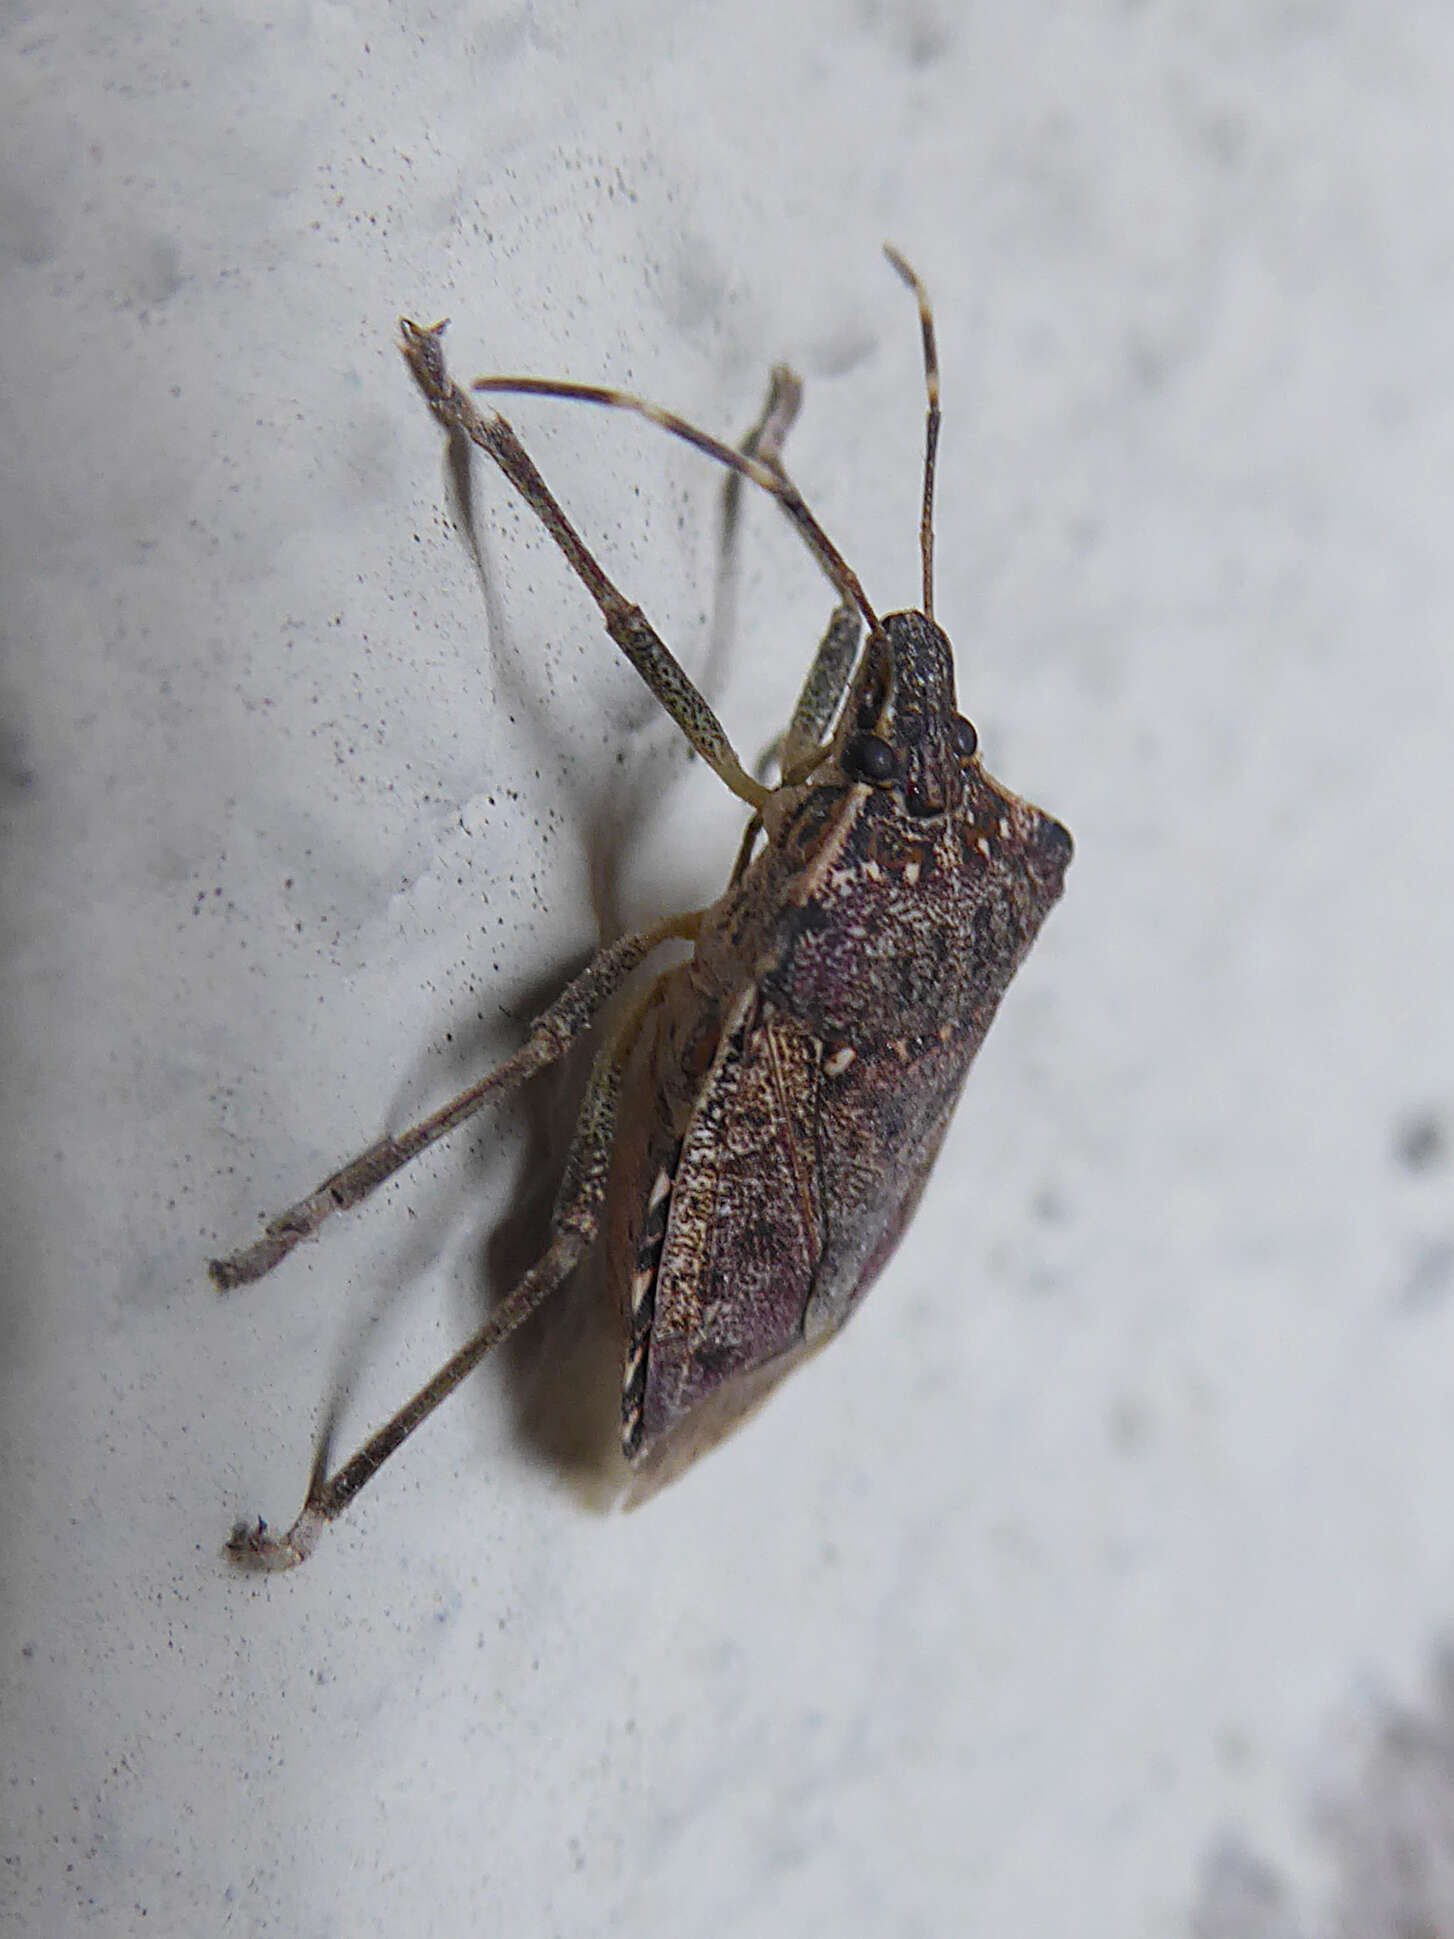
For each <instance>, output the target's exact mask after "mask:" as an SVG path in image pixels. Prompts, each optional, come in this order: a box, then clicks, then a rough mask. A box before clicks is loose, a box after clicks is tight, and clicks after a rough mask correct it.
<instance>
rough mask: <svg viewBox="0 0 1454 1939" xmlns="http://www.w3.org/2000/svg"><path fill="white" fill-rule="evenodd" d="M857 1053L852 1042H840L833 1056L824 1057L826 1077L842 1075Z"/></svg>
mask: <svg viewBox="0 0 1454 1939" xmlns="http://www.w3.org/2000/svg"><path fill="white" fill-rule="evenodd" d="M857 1055H858V1052H857V1051H856V1050H855V1049H854V1048H853V1045H852V1044H840V1045H839V1047H838V1048H837V1050H835V1051H834V1052H833V1054H832V1056H831V1057H827V1058H825V1059H824V1061H823V1075H824V1076H825V1077H841V1076H842V1075H843V1073H844V1071H846V1070H847V1069H848V1066H849V1065H850V1064H851V1063H852V1062H853V1060H854V1058H855V1057H856V1056H857Z"/></svg>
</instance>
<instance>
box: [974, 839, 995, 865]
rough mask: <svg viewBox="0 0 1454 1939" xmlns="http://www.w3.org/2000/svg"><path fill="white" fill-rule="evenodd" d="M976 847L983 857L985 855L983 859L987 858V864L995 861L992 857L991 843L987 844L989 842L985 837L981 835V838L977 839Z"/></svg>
mask: <svg viewBox="0 0 1454 1939" xmlns="http://www.w3.org/2000/svg"><path fill="white" fill-rule="evenodd" d="M974 845H975V847H976V848H977V849H978V850H979V852H980V854H981V855H983V857H984V858H985V860H986V861H987V862H988V861H991V860H992V859H993V857H992V855H991V853H990V845H989V843H988V842H987V841H986V840H985V838H984V836H983V835H980V836H978V837H977V838H976V841H975V844H974Z"/></svg>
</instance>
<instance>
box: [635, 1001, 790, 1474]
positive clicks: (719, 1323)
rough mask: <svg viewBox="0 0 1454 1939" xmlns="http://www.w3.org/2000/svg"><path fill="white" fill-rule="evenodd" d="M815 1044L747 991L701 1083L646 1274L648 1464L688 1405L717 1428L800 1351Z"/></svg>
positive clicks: (716, 1434) (723, 1428)
mask: <svg viewBox="0 0 1454 1939" xmlns="http://www.w3.org/2000/svg"><path fill="white" fill-rule="evenodd" d="M821 1056H822V1052H821V1045H820V1044H819V1043H818V1042H817V1040H816V1039H815V1038H813V1037H811V1036H809V1035H808V1034H807V1033H806V1032H805V1031H804V1030H803V1029H802V1027H801V1026H800V1025H798V1024H796V1023H795V1022H793V1021H792V1019H790V1018H787V1017H784V1016H783V1015H782V1014H781V1013H780V1012H774V1011H771V1010H768V1011H764V1010H763V1009H762V1008H761V1006H760V1005H759V1004H758V1003H757V1001H756V1000H755V999H754V1000H750V1001H749V1002H748V1003H747V1004H746V1006H745V1009H744V1014H743V1015H742V1017H741V1019H740V1020H739V1021H737V1022H736V1024H735V1027H733V1028H731V1029H729V1030H728V1032H727V1033H726V1034H725V1036H724V1039H723V1042H722V1044H721V1046H720V1047H719V1050H718V1053H717V1056H716V1058H715V1059H714V1061H713V1066H712V1069H711V1071H710V1072H709V1074H708V1076H707V1078H706V1081H705V1083H704V1084H703V1088H702V1093H701V1096H700V1097H699V1099H698V1100H697V1103H696V1106H695V1108H694V1109H693V1112H692V1116H691V1120H690V1123H689V1124H688V1127H687V1132H686V1136H685V1138H684V1140H683V1143H682V1148H681V1155H680V1158H679V1160H678V1163H677V1167H676V1173H675V1177H674V1178H673V1180H672V1188H671V1211H670V1217H669V1220H668V1224H667V1230H666V1238H665V1243H664V1245H663V1247H662V1253H661V1261H660V1266H659V1268H658V1273H657V1283H656V1295H655V1310H654V1314H653V1318H652V1324H651V1332H650V1337H649V1343H648V1357H647V1367H646V1385H645V1391H644V1394H643V1400H642V1437H641V1444H640V1455H641V1458H642V1460H643V1461H645V1462H647V1463H649V1462H650V1461H651V1458H652V1455H653V1451H654V1447H655V1444H657V1443H659V1442H661V1441H663V1440H664V1439H665V1438H666V1437H667V1436H670V1435H672V1434H673V1432H674V1430H677V1429H679V1428H680V1427H681V1426H682V1424H683V1423H684V1422H687V1421H688V1420H689V1419H690V1417H693V1416H696V1417H697V1419H698V1425H699V1427H700V1428H701V1429H702V1431H704V1432H707V1431H710V1439H711V1440H713V1441H715V1440H719V1439H720V1438H721V1437H722V1435H723V1434H725V1433H727V1432H728V1431H730V1429H731V1428H732V1427H734V1426H735V1425H736V1424H737V1422H738V1420H739V1419H740V1418H741V1416H742V1414H743V1413H744V1412H746V1411H747V1410H748V1409H749V1408H750V1407H751V1406H753V1405H755V1404H756V1402H757V1401H758V1400H759V1399H760V1398H761V1394H762V1392H763V1391H765V1389H764V1384H763V1381H762V1380H761V1378H759V1376H760V1375H761V1374H762V1373H763V1371H764V1370H766V1369H770V1368H773V1363H775V1362H777V1361H779V1360H780V1359H781V1358H782V1356H784V1355H785V1354H789V1353H792V1354H795V1355H800V1354H801V1351H802V1350H803V1315H804V1313H805V1311H806V1308H807V1304H808V1300H809V1297H810V1295H811V1293H812V1289H813V1283H814V1277H815V1274H816V1272H817V1267H818V1261H819V1258H820V1256H821V1253H822V1248H823V1227H824V1208H823V1188H822V1178H821V1176H820V1166H819V1163H818V1099H819V1090H820V1085H821V1082H822V1076H821ZM783 1371H786V1369H785V1368H784V1369H783ZM774 1372H776V1369H774ZM769 1384H775V1380H774V1381H773V1382H771V1383H769ZM709 1421H710V1430H709V1425H708V1424H709ZM695 1451H700V1449H697V1450H695Z"/></svg>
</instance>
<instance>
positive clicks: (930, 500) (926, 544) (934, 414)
mask: <svg viewBox="0 0 1454 1939" xmlns="http://www.w3.org/2000/svg"><path fill="white" fill-rule="evenodd" d="M884 254H885V255H886V256H887V257H888V259H889V261H890V263H891V264H892V265H893V267H894V269H895V270H897V272H898V274H899V276H900V278H901V279H902V280H903V281H904V282H905V283H907V284H908V286H909V288H910V289H911V290H912V291H913V292H914V295H915V296H916V297H917V299H918V303H919V328H920V331H921V332H922V334H923V338H924V388H925V390H926V391H927V392H928V394H929V413H928V421H927V423H926V425H925V430H924V509H923V511H922V513H921V514H920V517H919V554H920V557H921V558H922V559H923V561H924V617H925V618H926V619H933V617H934V461H935V458H936V457H937V456H938V453H939V352H938V350H937V348H936V347H935V343H934V312H933V310H932V309H931V308H930V305H929V292H928V290H926V289H925V287H924V285H923V284H922V283H921V282H920V281H919V278H918V277H917V276H916V275H915V273H914V271H913V270H912V269H910V267H909V265H908V264H907V263H906V262H905V261H904V259H903V257H902V256H901V255H900V254H899V252H898V250H897V249H895V248H894V247H893V245H892V244H891V243H887V242H886V243H885V244H884Z"/></svg>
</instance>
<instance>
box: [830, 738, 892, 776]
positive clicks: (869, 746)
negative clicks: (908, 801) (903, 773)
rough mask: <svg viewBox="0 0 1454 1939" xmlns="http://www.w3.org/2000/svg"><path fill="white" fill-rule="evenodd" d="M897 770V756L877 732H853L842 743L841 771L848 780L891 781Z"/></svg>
mask: <svg viewBox="0 0 1454 1939" xmlns="http://www.w3.org/2000/svg"><path fill="white" fill-rule="evenodd" d="M898 771H899V763H898V757H897V756H896V755H895V753H894V750H893V749H892V748H891V747H890V746H889V744H888V742H887V741H885V740H881V739H880V738H879V736H878V735H877V734H855V735H854V736H853V738H852V739H851V740H849V741H847V742H845V743H844V748H843V772H844V773H845V774H846V775H847V776H848V777H849V779H850V780H853V781H872V782H874V783H876V784H880V783H882V782H885V781H892V780H893V778H894V776H895V775H896V774H897V773H898Z"/></svg>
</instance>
